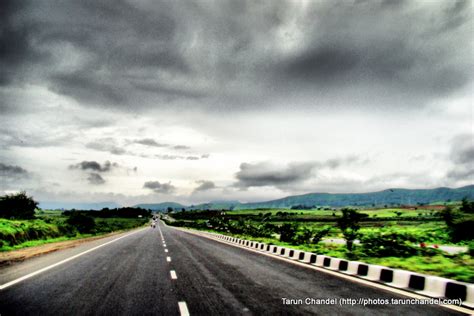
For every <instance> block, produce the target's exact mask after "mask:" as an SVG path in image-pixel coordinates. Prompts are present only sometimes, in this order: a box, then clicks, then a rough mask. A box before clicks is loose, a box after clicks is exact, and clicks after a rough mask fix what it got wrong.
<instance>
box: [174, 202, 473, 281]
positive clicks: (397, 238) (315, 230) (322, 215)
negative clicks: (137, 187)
mask: <svg viewBox="0 0 474 316" xmlns="http://www.w3.org/2000/svg"><path fill="white" fill-rule="evenodd" d="M453 205H455V207H456V209H455V215H453V216H454V217H453V218H456V220H455V222H456V221H459V220H462V219H463V218H464V219H465V220H467V222H465V223H469V224H467V225H468V226H466V224H462V223H461V224H462V225H464V226H462V225H461V226H459V223H458V224H456V225H458V226H459V227H461V228H462V229H464V235H462V236H464V237H465V236H471V237H468V238H467V239H459V236H458V237H456V235H455V234H453V229H454V228H456V227H457V228H456V229H460V228H459V227H458V226H456V225H454V224H452V223H451V224H449V225H448V222H446V220H445V218H446V217H445V213H444V210H443V207H440V206H439V205H434V206H433V207H432V208H430V206H428V207H426V206H425V207H423V208H422V209H415V207H412V208H381V209H358V210H357V213H360V214H365V215H364V216H361V217H360V218H361V219H360V220H359V221H358V223H357V232H356V238H357V239H361V243H360V244H356V245H354V246H353V247H352V249H349V248H348V247H346V245H344V244H337V243H326V242H320V241H321V240H323V239H331V238H332V239H334V238H337V239H339V240H344V239H345V235H344V233H343V231H342V228H341V226H339V225H338V221H339V220H340V218H341V217H342V213H343V212H342V210H341V209H324V208H323V209H321V208H320V209H312V210H288V209H260V210H255V209H252V210H232V211H189V212H177V213H172V214H169V215H170V216H172V218H173V221H169V220H168V221H167V222H168V223H169V224H171V225H175V226H183V227H189V228H195V229H203V230H208V231H214V232H218V233H221V234H227V235H232V236H236V237H239V238H243V239H249V240H254V241H260V242H265V243H267V244H276V245H282V246H287V247H292V248H295V249H300V250H304V251H309V252H314V253H317V254H325V255H329V256H333V257H338V258H345V259H349V260H359V261H363V262H367V263H373V264H380V265H385V266H388V267H392V268H399V269H406V270H411V271H415V272H419V273H425V274H432V275H438V276H442V277H447V278H452V279H456V280H459V281H465V282H471V283H473V282H474V258H473V257H472V251H473V250H472V249H473V248H474V247H473V246H474V243H473V242H472V233H467V234H465V233H466V229H467V230H470V229H469V228H466V227H470V226H469V225H470V223H471V222H469V221H470V220H471V219H470V218H472V215H470V214H471V211H469V214H467V213H463V212H460V210H459V208H460V206H459V203H457V204H453ZM473 205H474V204H473ZM285 230H286V232H285ZM288 231H290V232H291V234H293V235H292V236H291V238H288V236H287V237H285V238H286V239H288V240H283V238H282V237H283V234H288V233H289V232H288ZM321 232H323V233H321ZM320 233H321V234H322V236H323V237H322V239H319V238H320V237H321V236H320V237H318V241H314V239H312V238H313V237H308V236H319V234H320ZM308 238H309V239H308ZM470 240H471V241H470ZM425 245H428V246H433V247H434V246H436V247H438V246H439V245H470V247H469V249H471V250H470V251H469V252H468V253H459V254H448V253H444V252H442V251H441V250H439V249H435V248H432V247H425ZM385 248H386V249H385Z"/></svg>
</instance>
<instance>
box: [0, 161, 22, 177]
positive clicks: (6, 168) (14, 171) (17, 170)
mask: <svg viewBox="0 0 474 316" xmlns="http://www.w3.org/2000/svg"><path fill="white" fill-rule="evenodd" d="M0 175H1V176H2V178H24V177H27V176H28V175H29V173H28V171H26V170H25V169H23V168H22V167H19V166H14V165H7V164H4V163H2V162H0Z"/></svg>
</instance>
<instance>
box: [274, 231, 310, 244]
mask: <svg viewBox="0 0 474 316" xmlns="http://www.w3.org/2000/svg"><path fill="white" fill-rule="evenodd" d="M312 237H313V231H312V230H311V229H309V228H307V227H303V229H300V230H298V231H297V232H296V233H295V236H293V238H292V239H291V243H292V244H294V245H304V244H309V243H310V242H311V239H312ZM280 240H281V238H280Z"/></svg>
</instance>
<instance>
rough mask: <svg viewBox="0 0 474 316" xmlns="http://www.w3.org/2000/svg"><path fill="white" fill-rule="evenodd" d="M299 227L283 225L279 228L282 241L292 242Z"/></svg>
mask: <svg viewBox="0 0 474 316" xmlns="http://www.w3.org/2000/svg"><path fill="white" fill-rule="evenodd" d="M297 230H298V225H296V224H283V225H281V226H280V228H279V233H280V241H283V242H291V241H292V240H293V238H294V237H295V235H296V232H297Z"/></svg>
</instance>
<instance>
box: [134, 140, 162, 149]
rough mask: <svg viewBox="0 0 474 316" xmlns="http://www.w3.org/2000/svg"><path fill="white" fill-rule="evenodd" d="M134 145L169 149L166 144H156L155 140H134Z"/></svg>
mask: <svg viewBox="0 0 474 316" xmlns="http://www.w3.org/2000/svg"><path fill="white" fill-rule="evenodd" d="M134 143H136V144H140V145H145V146H151V147H169V145H168V144H162V143H158V142H157V141H156V140H154V139H152V138H143V139H136V140H135V141H134Z"/></svg>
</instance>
